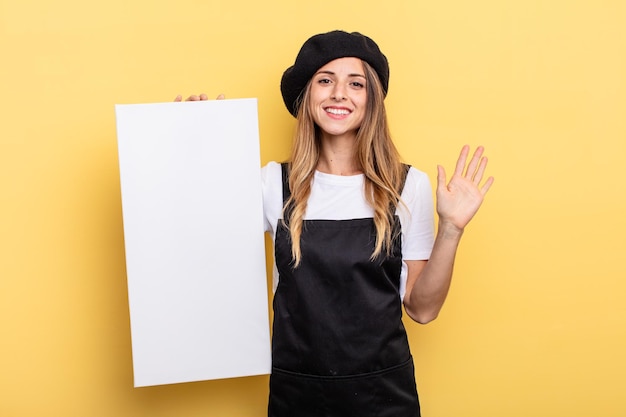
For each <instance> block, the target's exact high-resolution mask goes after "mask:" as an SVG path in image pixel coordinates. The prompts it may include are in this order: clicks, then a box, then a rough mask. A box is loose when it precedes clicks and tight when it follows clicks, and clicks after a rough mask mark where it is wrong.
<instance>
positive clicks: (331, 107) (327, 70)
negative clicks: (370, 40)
mask: <svg viewBox="0 0 626 417" xmlns="http://www.w3.org/2000/svg"><path fill="white" fill-rule="evenodd" d="M366 105H367V89H366V79H365V71H364V70H363V63H362V62H361V60H360V59H359V58H339V59H335V60H334V61H330V62H329V63H328V64H326V65H324V66H323V67H321V68H320V69H319V70H318V71H317V72H316V73H315V75H313V78H312V79H311V91H310V96H309V108H310V109H311V114H312V115H313V120H314V121H315V123H316V124H317V125H318V126H319V127H320V129H321V130H322V133H323V135H324V136H326V137H336V136H356V132H357V131H358V129H359V127H361V123H362V122H363V117H364V115H365V108H366Z"/></svg>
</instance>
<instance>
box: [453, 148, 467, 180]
mask: <svg viewBox="0 0 626 417" xmlns="http://www.w3.org/2000/svg"><path fill="white" fill-rule="evenodd" d="M468 153H469V145H465V146H463V148H462V149H461V154H460V155H459V159H458V160H457V161H456V168H455V169H454V175H461V176H462V175H463V171H464V170H465V162H466V161H467V154H468Z"/></svg>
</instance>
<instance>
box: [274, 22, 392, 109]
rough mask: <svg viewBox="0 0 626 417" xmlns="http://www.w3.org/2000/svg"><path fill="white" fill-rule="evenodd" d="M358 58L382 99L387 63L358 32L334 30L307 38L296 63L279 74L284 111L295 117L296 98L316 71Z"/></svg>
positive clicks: (369, 41)
mask: <svg viewBox="0 0 626 417" xmlns="http://www.w3.org/2000/svg"><path fill="white" fill-rule="evenodd" d="M345 57H355V58H360V59H362V60H363V61H365V62H367V63H368V64H370V65H371V66H372V68H374V70H375V71H376V73H377V74H378V78H379V79H380V82H381V84H382V86H383V90H384V93H385V95H387V88H388V87H389V63H388V62H387V58H386V57H385V55H383V53H382V52H380V49H379V48H378V45H376V42H374V41H373V40H372V39H370V38H368V37H367V36H365V35H362V34H360V33H358V32H352V33H348V32H344V31H341V30H335V31H332V32H328V33H321V34H319V35H315V36H312V37H311V38H309V39H308V40H307V41H306V42H305V43H304V45H302V48H301V49H300V52H299V53H298V56H297V57H296V62H295V63H294V65H293V66H291V67H289V68H287V70H286V71H285V72H284V73H283V77H282V80H281V82H280V92H281V93H282V95H283V101H284V102H285V106H287V110H289V113H291V114H292V115H293V116H296V115H297V114H298V98H299V97H300V94H302V91H303V90H304V88H305V87H306V85H307V83H308V82H309V80H310V79H311V77H313V75H315V73H316V72H317V70H318V69H320V68H321V67H323V66H324V65H326V64H327V63H329V62H330V61H332V60H335V59H338V58H345Z"/></svg>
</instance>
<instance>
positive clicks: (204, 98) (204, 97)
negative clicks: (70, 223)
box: [200, 93, 209, 101]
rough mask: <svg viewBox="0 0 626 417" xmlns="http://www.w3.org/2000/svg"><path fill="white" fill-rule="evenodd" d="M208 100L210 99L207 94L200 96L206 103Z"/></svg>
mask: <svg viewBox="0 0 626 417" xmlns="http://www.w3.org/2000/svg"><path fill="white" fill-rule="evenodd" d="M208 99H209V97H208V96H207V95H206V94H204V93H202V94H200V100H202V101H205V100H208Z"/></svg>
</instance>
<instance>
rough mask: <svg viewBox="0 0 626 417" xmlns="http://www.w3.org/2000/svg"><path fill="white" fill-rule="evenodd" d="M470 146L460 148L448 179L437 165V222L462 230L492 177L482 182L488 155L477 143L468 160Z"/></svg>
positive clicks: (473, 213)
mask: <svg viewBox="0 0 626 417" xmlns="http://www.w3.org/2000/svg"><path fill="white" fill-rule="evenodd" d="M469 150H470V149H469V146H467V145H465V146H464V147H463V149H461V154H460V155H459V159H458V161H457V163H456V168H455V170H454V174H453V175H452V178H451V179H450V182H449V183H448V182H447V179H446V172H445V170H444V169H443V167H442V166H440V165H438V166H437V171H438V172H437V174H438V175H437V213H438V214H439V219H440V222H442V223H445V224H449V225H451V226H454V227H455V228H457V229H459V230H463V229H464V228H465V226H467V224H468V223H469V222H470V220H471V219H472V217H474V215H475V214H476V212H477V211H478V209H479V208H480V205H481V204H482V202H483V199H484V197H485V194H487V191H489V188H490V187H491V184H493V177H489V178H487V180H486V181H485V182H484V184H482V185H481V182H482V179H483V175H484V173H485V168H486V167H487V158H486V157H483V156H482V155H483V152H484V148H483V147H482V146H479V147H478V148H477V149H476V151H475V152H474V155H473V156H472V158H471V159H470V161H469V163H468V162H467V158H468V155H469Z"/></svg>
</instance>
